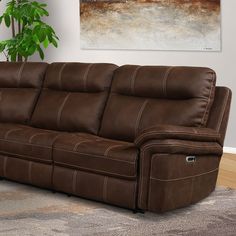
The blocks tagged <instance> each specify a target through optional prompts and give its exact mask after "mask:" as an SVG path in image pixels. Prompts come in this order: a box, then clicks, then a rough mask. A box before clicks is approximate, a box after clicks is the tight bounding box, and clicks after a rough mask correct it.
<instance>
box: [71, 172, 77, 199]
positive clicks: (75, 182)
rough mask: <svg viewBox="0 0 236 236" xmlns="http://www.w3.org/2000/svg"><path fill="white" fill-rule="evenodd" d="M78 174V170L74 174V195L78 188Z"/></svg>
mask: <svg viewBox="0 0 236 236" xmlns="http://www.w3.org/2000/svg"><path fill="white" fill-rule="evenodd" d="M77 174H78V171H77V170H74V173H73V187H72V188H73V189H72V191H73V193H74V194H75V193H76V187H77Z"/></svg>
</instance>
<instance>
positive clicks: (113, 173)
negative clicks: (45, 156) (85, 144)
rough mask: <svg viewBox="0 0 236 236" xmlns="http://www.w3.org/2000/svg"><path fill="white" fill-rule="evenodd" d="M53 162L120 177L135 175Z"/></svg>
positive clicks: (132, 176)
mask: <svg viewBox="0 0 236 236" xmlns="http://www.w3.org/2000/svg"><path fill="white" fill-rule="evenodd" d="M55 163H56V164H59V165H61V166H69V167H75V168H77V169H79V170H90V171H93V172H99V173H105V174H112V175H116V176H120V177H128V178H135V177H136V174H135V175H125V174H118V173H115V172H109V171H103V170H98V169H92V168H87V167H82V166H76V165H71V164H67V163H66V164H65V163H63V162H60V161H55Z"/></svg>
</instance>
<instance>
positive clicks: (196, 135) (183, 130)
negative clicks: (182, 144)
mask: <svg viewBox="0 0 236 236" xmlns="http://www.w3.org/2000/svg"><path fill="white" fill-rule="evenodd" d="M164 139H176V140H190V141H200V142H216V143H220V134H219V133H217V132H216V131H215V130H213V129H209V128H199V127H184V126H174V125H158V126H153V127H150V128H148V129H144V130H142V131H141V132H139V133H138V135H137V137H136V138H135V141H134V143H135V145H136V146H138V147H140V146H141V145H142V144H144V143H146V142H149V141H151V140H164Z"/></svg>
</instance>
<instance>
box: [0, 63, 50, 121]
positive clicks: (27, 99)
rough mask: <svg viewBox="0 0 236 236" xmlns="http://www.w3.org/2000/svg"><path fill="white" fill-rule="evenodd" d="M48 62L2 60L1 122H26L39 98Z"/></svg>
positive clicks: (0, 81) (0, 79)
mask: <svg viewBox="0 0 236 236" xmlns="http://www.w3.org/2000/svg"><path fill="white" fill-rule="evenodd" d="M47 66H48V64H46V63H32V62H31V63H29V62H28V63H11V62H0V122H9V123H11V122H12V123H13V122H14V123H20V124H26V123H27V122H28V121H29V119H30V117H31V115H32V112H33V109H34V106H35V103H36V101H37V99H38V96H39V93H40V90H41V86H42V82H43V79H44V75H45V72H46V69H47Z"/></svg>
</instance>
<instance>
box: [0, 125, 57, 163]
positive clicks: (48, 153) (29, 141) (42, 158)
mask: <svg viewBox="0 0 236 236" xmlns="http://www.w3.org/2000/svg"><path fill="white" fill-rule="evenodd" d="M58 135H61V133H58V132H56V131H49V130H43V129H37V128H32V127H29V126H25V125H17V124H8V123H0V154H2V155H6V156H12V157H16V158H20V159H26V160H31V161H32V160H33V161H38V162H43V163H52V145H53V143H54V141H55V140H56V138H57V137H58Z"/></svg>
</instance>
